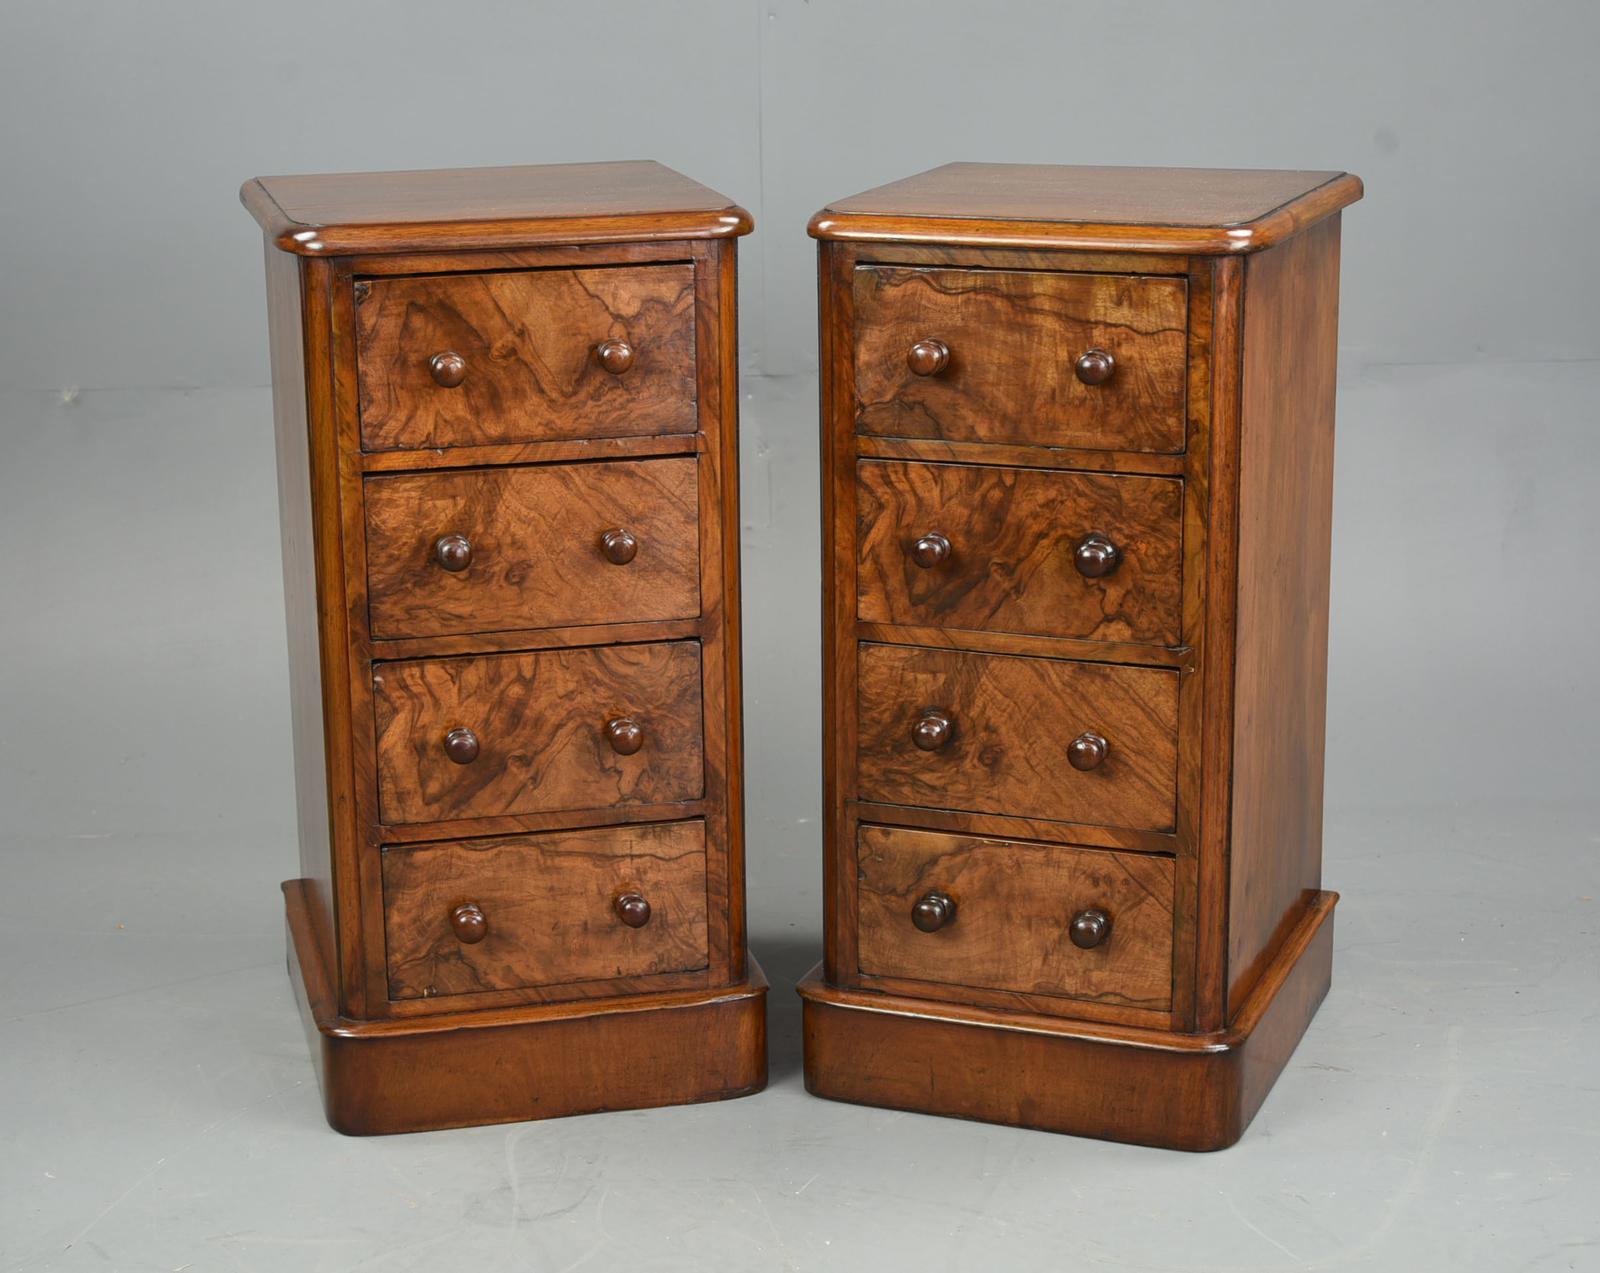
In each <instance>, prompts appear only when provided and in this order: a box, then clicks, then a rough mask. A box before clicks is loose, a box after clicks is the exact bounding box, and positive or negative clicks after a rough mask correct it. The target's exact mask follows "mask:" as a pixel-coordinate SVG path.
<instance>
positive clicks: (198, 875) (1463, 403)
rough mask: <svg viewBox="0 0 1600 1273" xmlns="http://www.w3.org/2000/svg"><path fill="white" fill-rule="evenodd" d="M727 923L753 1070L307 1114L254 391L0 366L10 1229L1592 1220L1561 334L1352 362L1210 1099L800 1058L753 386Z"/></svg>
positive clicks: (1592, 374) (1584, 676)
mask: <svg viewBox="0 0 1600 1273" xmlns="http://www.w3.org/2000/svg"><path fill="white" fill-rule="evenodd" d="M749 388H750V390H751V394H752V396H750V397H749V398H748V399H747V401H746V404H745V417H744V418H745V465H744V480H745V521H746V529H745V553H746V556H745V596H746V615H747V632H748V645H747V666H748V675H747V682H748V698H747V703H746V720H747V722H748V736H749V743H748V758H749V768H750V778H749V804H750V827H749V830H750V837H749V838H750V881H751V884H750V906H751V916H752V922H751V940H752V944H753V946H754V947H755V950H756V952H757V953H758V955H759V957H760V958H761V959H762V960H763V962H764V963H765V964H766V967H767V969H768V972H769V974H770V975H771V977H772V980H773V990H774V993H773V997H772V1005H771V1009H772V1011H771V1021H772V1042H773V1052H772V1085H771V1087H770V1088H769V1089H768V1091H766V1092H765V1093H763V1094H761V1095H759V1096H756V1097H753V1098H750V1099H747V1100H742V1101H735V1102H730V1103H726V1104H720V1105H710V1106H700V1107H695V1108H686V1109H667V1110H659V1111H650V1112H642V1113H628V1114H612V1115H603V1116H598V1117H592V1118H579V1119H570V1120H566V1121H558V1122H549V1123H534V1124H525V1125H520V1126H511V1127H489V1128H481V1129H476V1130H469V1131H459V1132H443V1133H435V1134H431V1135H426V1136H406V1137H391V1138H382V1139H375V1140H351V1139H346V1138H343V1137H340V1136H337V1135H335V1134H334V1133H333V1132H331V1131H329V1130H328V1129H327V1127H326V1126H325V1125H324V1123H323V1121H322V1117H321V1113H320V1109H319V1104H318V1097H317V1092H316V1085H315V1080H314V1078H313V1076H312V1071H311V1068H310V1065H309V1062H308V1060H307V1056H306V1052H305V1047H304V1043H303V1040H302V1038H301V1034H300V1027H299V1023H298V1021H297V1019H296V1017H295V1013H294V1010H293V1007H292V1004H291V1000H290V996H289V990H288V986H287V983H286V981H285V979H284V975H283V960H282V954H283V952H282V935H281V927H280V923H281V921H280V913H279V902H278V891H277V885H278V881H279V880H280V879H282V878H283V877H284V876H285V875H287V874H289V873H291V869H292V867H291V864H292V863H293V861H294V858H295V854H294V849H293V846H292V835H293V819H292V802H291V794H290V766H289V742H288V716H287V709H286V699H285V684H286V680H285V678H286V673H285V665H284V654H283V636H282V621H281V617H280V615H281V611H280V607H281V591H280V583H279V578H278V566H277V532H276V528H275V516H276V513H275V498H276V497H275V491H274V477H273V464H272V457H271V449H270V432H271V430H270V424H269V415H268V402H267V397H266V394H265V391H263V390H249V391H233V392H228V391H208V392H189V393H186V392H170V393H88V394H84V395H82V396H81V397H80V398H78V399H77V400H76V401H73V402H67V401H64V400H62V399H61V398H57V397H55V396H50V397H46V396H43V395H28V396H19V395H12V396H9V397H5V398H3V399H0V412H3V416H0V436H3V437H4V438H5V443H4V448H5V450H4V466H3V470H0V597H3V599H4V600H3V604H0V648H3V659H0V704H3V710H0V721H3V726H4V728H3V731H0V756H3V761H4V763H3V765H0V802H3V803H0V810H3V823H0V833H3V855H4V856H3V862H0V866H3V871H0V1148H3V1153H0V1268H5V1269H73V1270H75V1269H127V1270H143V1269H151V1270H187V1269H196V1270H204V1269H222V1270H271V1271H272V1273H284V1271H287V1270H343V1269H358V1268H359V1269H389V1270H402V1269H408V1270H409V1269H415V1270H429V1271H430V1273H432V1271H433V1270H439V1269H445V1270H456V1269H500V1268H513V1267H516V1268H533V1269H538V1270H540V1271H541V1273H545V1271H555V1270H566V1269H580V1268H581V1269H588V1270H609V1269H623V1268H626V1269H630V1270H635V1269H664V1270H673V1269H682V1270H694V1271H696V1273H709V1271H715V1270H746V1269H749V1270H768V1269H774V1270H776V1269H797V1270H836V1269H844V1270H850V1269H858V1268H859V1269H867V1268H870V1269H874V1270H889V1269H899V1268H906V1269H911V1268H915V1269H919V1270H930V1269H933V1270H939V1269H956V1268H962V1269H968V1268H972V1267H978V1268H983V1269H993V1270H1001V1271H1009V1270H1020V1269H1030V1268H1040V1269H1058V1268H1064V1267H1074V1268H1078V1267H1084V1266H1088V1267H1105V1268H1112V1269H1123V1270H1143V1269H1149V1270H1217V1271H1229V1273H1232V1271H1236V1270H1269V1269H1283V1270H1288V1269H1347V1268H1349V1269H1395V1270H1406V1271H1408V1273H1412V1271H1416V1270H1434V1269H1441V1270H1444V1269H1448V1270H1479V1269H1481V1270H1511V1269H1518V1270H1520V1269H1539V1270H1543V1269H1597V1268H1600V1059H1597V1058H1600V977H1597V971H1600V936H1597V930H1600V922H1597V914H1600V906H1597V902H1596V896H1597V894H1600V868H1597V861H1600V834H1597V817H1596V815H1597V813H1600V798H1597V791H1596V787H1597V779H1600V773H1597V764H1596V758H1597V754H1600V749H1597V746H1596V742H1597V727H1596V721H1597V720H1600V710H1597V709H1600V702H1597V691H1596V683H1597V682H1596V671H1595V660H1594V655H1595V648H1594V647H1595V633H1596V631H1597V630H1600V604H1597V593H1600V588H1597V571H1596V568H1595V564H1594V557H1595V550H1596V548H1597V547H1600V516H1597V512H1596V508H1597V503H1600V499H1597V495H1596V490H1595V488H1596V477H1597V476H1600V429H1597V428H1596V427H1595V426H1596V424H1597V419H1596V416H1597V407H1596V404H1597V403H1600V367H1597V366H1596V365H1595V364H1566V365H1562V364H1546V365H1537V366H1506V365H1479V366H1471V367H1454V368H1445V367H1412V368H1389V369H1382V370H1379V371H1372V372H1367V373H1365V374H1362V375H1360V376H1352V377H1350V378H1348V379H1347V381H1346V383H1344V384H1343V385H1342V390H1341V392H1342V398H1341V402H1340V430H1341V435H1340V450H1339V479H1338V482H1339V485H1338V510H1337V527H1336V542H1337V548H1336V562H1335V580H1334V614H1335V620H1334V630H1333V634H1332V671H1331V677H1332V701H1331V720H1330V730H1329V785H1328V821H1327V849H1326V859H1327V868H1326V877H1327V880H1328V883H1329V885H1330V886H1331V887H1333V888H1336V889H1338V890H1340V891H1341V892H1342V893H1343V898H1344V900H1343V903H1342V905H1341V907H1340V910H1339V921H1338V950H1337V956H1336V964H1335V978H1334V988H1333V991H1332V994H1331V995H1330V997H1329V999H1328V1001H1327V1003H1326V1004H1325V1006H1324V1007H1323V1010H1322V1012H1321V1014H1320V1015H1319V1016H1318V1018H1317V1020H1316V1021H1315V1023H1314V1024H1313V1025H1312V1028H1311V1031H1310V1033H1309V1034H1308V1035H1307V1037H1306V1039H1305V1041H1304V1042H1303V1043H1302V1044H1301V1046H1300V1049H1299V1051H1298V1052H1297V1053H1296V1054H1295V1056H1294V1058H1293V1060H1292V1061H1291V1063H1290V1065H1289V1068H1288V1070H1287V1071H1286V1073H1285V1074H1284V1076H1283V1078H1282V1080H1281V1081H1280V1083H1279V1084H1278V1086H1277V1088H1276V1090H1275V1091H1274V1092H1273V1094H1272V1096H1271V1097H1270V1098H1269V1100H1268V1101H1267V1104H1266V1107H1265V1108H1264V1109H1263V1111H1262V1113H1261V1115H1260V1116H1259V1117H1258V1118H1257V1120H1256V1122H1255V1124H1254V1126H1253V1127H1252V1128H1251V1130H1250V1131H1249V1133H1247V1135H1246V1137H1245V1139H1244V1140H1243V1142H1241V1143H1240V1144H1239V1145H1238V1146H1237V1147H1236V1148H1234V1149H1232V1150H1230V1151H1228V1152H1226V1153H1223V1154H1220V1155H1210V1156H1198V1157H1196V1156H1187V1155H1181V1154H1173V1153H1165V1152H1160V1151H1151V1150H1139V1149H1131V1148H1126V1147H1121V1146H1115V1145H1108V1144H1099V1143H1094V1142H1090V1141H1080V1140H1074V1139H1070V1138H1065V1137H1057V1136H1049V1135H1041V1134H1033V1133H1027V1132H1020V1131H1012V1130H1008V1129H1004V1128H993V1127H984V1126H979V1125H974V1124H966V1123H960V1122H954V1121H949V1120H943V1119H935V1118H926V1117H920V1116H915V1115H908V1114H897V1113H890V1112H884V1111H876V1110H870V1109H858V1108H853V1107H847V1106H842V1105H833V1104H829V1103H825V1102H821V1101H816V1100H813V1099H811V1098H809V1097H807V1096H806V1095H805V1093H804V1091H803V1089H802V1087H801V1083H800V1076H799V1057H798V1011H797V1004H796V1001H795V999H794V995H793V992H792V986H793V983H794V981H795V979H796V977H798V976H799V975H800V974H801V973H802V972H803V971H804V970H805V969H806V968H807V966H808V965H809V964H810V963H811V962H812V961H813V960H814V958H815V957H816V954H817V950H818V946H819V941H820V914H821V908H820V901H819V878H818V877H819V865H818V846H817V806H818V759H817V745H816V740H817V724H816V704H817V682H818V667H817V663H818V658H817V643H816V635H815V634H816V631H817V564H816V563H817V530H816V511H815V510H816V488H817V479H816V458H815V456H816V450H815V443H814V438H815V424H814V401H815V398H814V394H815V387H814V384H813V383H811V382H809V381H805V380H799V381H792V382H788V381H786V382H767V383H756V384H753V385H751V386H749Z"/></svg>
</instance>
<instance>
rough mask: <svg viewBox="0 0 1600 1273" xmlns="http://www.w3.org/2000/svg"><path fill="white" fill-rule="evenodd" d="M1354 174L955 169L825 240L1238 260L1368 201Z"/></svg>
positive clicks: (897, 188)
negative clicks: (1194, 255)
mask: <svg viewBox="0 0 1600 1273" xmlns="http://www.w3.org/2000/svg"><path fill="white" fill-rule="evenodd" d="M1361 195H1362V186H1361V181H1360V179H1359V178H1357V177H1353V176H1351V175H1350V174H1349V173H1346V172H1295V171H1282V170H1270V169H1263V170H1252V169H1238V168H1115V167H1086V166H1069V165H1058V164H994V163H953V164H945V165H944V166H943V167H940V168H933V169H930V170H929V171H927V172H923V173H918V174H917V175H916V176H913V177H907V178H905V179H903V180H901V181H894V182H890V183H889V184H888V185H885V186H879V187H877V188H876V189H873V190H868V191H865V192H863V193H862V194H858V195H853V196H851V197H850V198H848V199H840V200H837V201H836V202H834V203H830V204H829V205H828V206H827V207H826V208H824V209H823V210H822V211H821V212H819V213H817V215H816V216H814V217H813V218H812V219H811V226H810V230H811V233H812V234H813V235H814V236H815V237H817V238H821V239H840V240H855V241H864V242H876V241H880V240H899V241H921V242H929V243H938V244H974V245H981V246H985V247H992V248H1019V247H1020V248H1076V249H1080V250H1084V251H1091V252H1093V251H1102V252H1121V251H1138V252H1150V253H1189V252H1193V253H1204V254H1233V253H1243V252H1252V251H1259V250H1260V249H1262V248H1266V247H1271V246H1272V245H1273V244H1274V243H1278V242H1280V241H1282V240H1284V239H1286V238H1288V237H1290V236H1291V235H1293V234H1296V233H1298V232H1299V231H1301V230H1304V229H1306V228H1307V227H1309V226H1311V225H1314V224H1315V223H1316V222H1317V221H1319V220H1321V219H1322V218H1324V217H1328V216H1331V215H1333V214H1334V213H1335V212H1338V211H1339V209H1340V208H1343V207H1345V206H1346V205H1347V204H1351V203H1354V202H1355V201H1356V200H1357V199H1359V198H1361Z"/></svg>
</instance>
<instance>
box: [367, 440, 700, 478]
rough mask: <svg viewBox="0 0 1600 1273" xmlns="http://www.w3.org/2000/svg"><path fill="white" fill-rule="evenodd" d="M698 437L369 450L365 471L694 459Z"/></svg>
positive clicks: (697, 447)
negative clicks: (623, 460)
mask: <svg viewBox="0 0 1600 1273" xmlns="http://www.w3.org/2000/svg"><path fill="white" fill-rule="evenodd" d="M700 443H701V437H700V435H699V434H696V433H666V434H660V435H658V436H655V437H638V438H560V439H553V440H551V441H548V442H509V443H503V444H491V445H488V446H450V447H439V448H437V449H435V450H432V451H368V452H367V453H366V454H364V455H363V456H362V457H361V467H362V469H363V470H364V471H365V472H368V473H413V472H422V471H424V470H429V469H466V468H481V467H484V466H488V465H492V466H494V467H497V468H498V467H501V466H511V465H523V464H575V463H587V462H589V461H591V460H622V459H640V458H643V457H655V456H661V455H693V454H695V453H696V452H697V451H699V450H700Z"/></svg>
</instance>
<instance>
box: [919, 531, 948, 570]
mask: <svg viewBox="0 0 1600 1273" xmlns="http://www.w3.org/2000/svg"><path fill="white" fill-rule="evenodd" d="M949 559H950V541H949V540H948V539H946V538H945V537H944V536H943V535H941V534H940V533H939V532H938V531H936V530H935V531H930V532H929V533H928V534H926V535H924V536H923V537H922V538H921V539H919V540H917V542H916V543H914V544H912V545H911V560H912V561H914V562H916V563H917V565H919V566H921V567H922V568H923V569H924V570H930V569H932V568H933V567H934V566H937V565H939V563H940V562H944V561H948V560H949Z"/></svg>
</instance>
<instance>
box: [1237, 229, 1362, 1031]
mask: <svg viewBox="0 0 1600 1273" xmlns="http://www.w3.org/2000/svg"><path fill="white" fill-rule="evenodd" d="M1338 284H1339V218H1337V217H1331V218H1329V219H1328V220H1326V221H1324V222H1323V223H1322V224H1321V225H1319V226H1317V227H1316V228H1315V229H1314V230H1311V231H1310V232H1309V233H1307V234H1305V235H1304V236H1302V237H1301V238H1298V239H1294V240H1292V241H1291V242H1289V243H1286V244H1284V245H1283V246H1282V247H1279V248H1274V249H1273V250H1272V251H1270V252H1264V253H1262V254H1261V255H1260V256H1255V257H1251V258H1250V260H1249V261H1248V262H1247V264H1246V267H1245V301H1244V362H1243V373H1242V375H1243V378H1242V384H1241V388H1240V404H1239V411H1240V419H1239V424H1240V436H1239V560H1238V578H1239V583H1238V609H1237V617H1236V619H1235V623H1236V625H1237V637H1236V642H1237V645H1236V650H1237V653H1236V656H1235V671H1234V735H1233V737H1234V752H1233V816H1232V836H1231V844H1230V851H1229V865H1230V871H1229V892H1228V917H1229V918H1228V970H1229V972H1228V977H1229V982H1228V999H1229V1002H1230V1004H1231V1003H1236V1002H1238V1001H1239V999H1241V998H1242V996H1243V994H1244V993H1245V992H1246V991H1248V989H1249V987H1250V985H1251V983H1252V982H1253V981H1254V980H1255V979H1256V978H1257V977H1258V976H1260V974H1261V970H1262V968H1263V967H1264V965H1265V963H1266V961H1267V960H1268V959H1269V958H1270V957H1271V955H1272V952H1273V950H1274V949H1275V948H1276V947H1277V946H1278V945H1279V943H1280V942H1281V941H1282V940H1283V936H1284V933H1285V931H1286V930H1287V929H1288V928H1289V927H1292V926H1293V924H1294V923H1295V922H1297V920H1298V918H1299V915H1300V912H1301V911H1302V910H1303V909H1304V908H1305V906H1306V905H1307V904H1308V902H1309V900H1310V899H1311V898H1312V897H1314V896H1315V894H1316V892H1317V890H1318V889H1319V888H1320V887H1321V879H1322V774H1323V746H1324V741H1323V740H1324V732H1325V731H1324V724H1325V721H1326V715H1327V706H1326V705H1327V693H1328V575H1329V561H1330V557H1331V550H1332V525H1333V405H1334V385H1335V380H1336V378H1337V375H1338V343H1339V307H1338V294H1339V292H1338ZM1289 363H1292V364H1293V366H1294V374H1293V375H1292V376H1286V375H1283V374H1282V368H1283V367H1284V366H1285V365H1286V364H1289Z"/></svg>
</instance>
